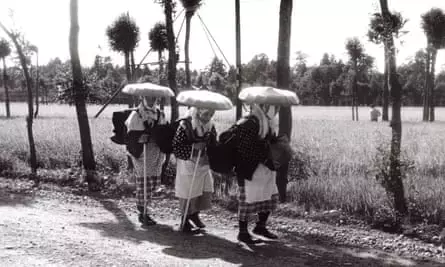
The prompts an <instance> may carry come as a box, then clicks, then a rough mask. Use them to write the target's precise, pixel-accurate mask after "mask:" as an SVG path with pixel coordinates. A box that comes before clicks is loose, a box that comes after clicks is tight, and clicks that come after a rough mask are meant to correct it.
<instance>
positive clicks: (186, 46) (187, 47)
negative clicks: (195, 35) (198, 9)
mask: <svg viewBox="0 0 445 267" xmlns="http://www.w3.org/2000/svg"><path fill="white" fill-rule="evenodd" d="M193 13H194V11H186V13H185V44H184V54H185V82H186V87H187V88H188V89H191V88H192V79H191V78H190V63H189V62H190V27H191V23H192V17H193Z"/></svg>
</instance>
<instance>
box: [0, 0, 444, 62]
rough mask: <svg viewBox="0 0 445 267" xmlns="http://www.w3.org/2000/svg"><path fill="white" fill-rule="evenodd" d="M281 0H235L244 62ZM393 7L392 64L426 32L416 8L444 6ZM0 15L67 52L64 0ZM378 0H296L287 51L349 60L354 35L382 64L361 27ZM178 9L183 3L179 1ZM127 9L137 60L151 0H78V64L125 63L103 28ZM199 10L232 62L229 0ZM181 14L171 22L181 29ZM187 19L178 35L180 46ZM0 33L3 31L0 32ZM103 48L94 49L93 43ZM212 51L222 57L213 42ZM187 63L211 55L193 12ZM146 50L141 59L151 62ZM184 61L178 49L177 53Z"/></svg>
mask: <svg viewBox="0 0 445 267" xmlns="http://www.w3.org/2000/svg"><path fill="white" fill-rule="evenodd" d="M279 2H280V1H279V0H241V36H242V41H241V46H242V61H243V63H245V62H248V61H249V60H250V59H251V58H252V57H253V56H254V55H255V54H259V53H265V54H267V55H268V56H269V58H270V59H276V53H277V39H278V19H279ZM388 2H389V6H390V9H391V10H397V11H400V12H402V15H403V16H404V17H405V18H407V19H409V21H408V23H407V24H406V28H405V29H406V30H408V31H409V33H408V34H407V35H406V36H404V37H403V38H402V40H403V41H404V44H403V45H402V46H399V48H400V52H399V55H398V63H399V64H400V63H403V62H404V61H405V60H406V59H407V58H408V57H412V56H413V55H414V54H415V52H416V51H417V50H418V49H420V48H422V47H424V46H425V44H426V37H425V35H424V34H423V32H422V29H421V28H420V15H421V14H423V13H425V12H426V11H428V10H429V9H430V8H432V7H439V8H442V9H445V1H444V0H422V1H420V0H389V1H388ZM0 7H1V8H0V19H1V21H2V22H3V23H4V24H7V25H11V20H10V19H9V18H8V16H7V13H8V12H7V9H8V8H12V9H13V10H14V11H15V14H14V18H15V23H16V26H17V27H20V28H21V30H22V31H23V32H24V33H25V36H26V38H27V39H28V40H29V41H30V42H32V43H33V44H35V45H37V46H38V47H39V51H40V62H41V63H46V62H48V60H49V59H51V58H55V57H59V58H61V59H62V60H66V59H68V58H69V45H68V35H69V27H70V24H69V23H70V18H69V0H39V1H36V0H0ZM379 8H380V6H379V4H378V0H360V1H358V0H335V1H333V0H310V1H307V0H305V1H303V0H294V6H293V16H292V42H291V57H292V58H293V57H294V55H293V54H294V52H296V51H298V50H301V51H303V52H304V53H306V54H308V55H309V58H308V61H309V64H313V63H318V62H319V61H320V59H321V57H322V55H323V53H325V52H327V53H329V54H331V53H332V54H334V55H336V57H339V58H342V59H344V60H346V59H347V55H346V52H345V48H344V46H345V41H346V39H347V38H349V37H354V36H357V37H359V38H360V39H361V40H362V42H363V43H364V44H365V49H366V52H367V53H369V54H371V55H372V56H374V57H375V58H376V63H377V67H378V68H379V69H380V70H382V63H383V59H382V53H383V51H382V50H383V48H382V47H379V46H377V45H374V44H371V43H369V42H367V38H366V33H367V30H368V24H369V20H370V15H371V14H372V13H374V12H377V11H379ZM177 10H178V13H179V11H181V10H182V7H180V6H178V8H177ZM126 11H129V12H130V16H132V17H133V18H134V19H135V20H136V23H137V24H138V26H139V27H140V32H141V37H140V38H141V41H140V43H139V46H138V47H137V49H136V52H135V58H136V63H138V62H139V61H140V60H141V59H142V57H143V55H144V54H145V53H146V52H147V51H148V49H149V43H148V31H149V30H150V28H151V27H152V26H153V25H154V24H155V23H156V22H157V21H163V20H164V14H163V10H162V9H161V7H160V6H159V5H158V4H154V3H153V0H126V1H122V0H88V1H87V0H79V24H80V36H79V52H80V58H81V63H82V64H83V65H88V66H89V65H91V64H92V63H93V60H94V57H95V55H97V54H100V55H102V56H111V57H112V59H113V62H114V63H115V64H119V65H122V64H123V56H121V55H120V54H118V53H115V52H113V51H111V50H110V49H109V46H108V42H107V37H106V35H105V29H106V27H107V26H108V25H109V24H111V22H112V21H113V20H114V19H115V18H116V17H117V16H118V15H119V14H121V13H122V12H126ZM199 14H200V15H201V17H202V19H203V20H204V22H205V23H206V25H207V27H208V28H209V30H210V31H211V33H212V35H213V36H214V38H215V39H216V41H217V42H218V44H219V46H220V47H221V49H222V50H223V52H224V54H225V55H226V57H227V58H228V60H229V62H230V63H231V64H235V1H234V0H205V1H204V5H203V6H202V7H201V9H200V10H199ZM182 16H183V14H181V17H180V18H179V19H178V20H177V21H176V22H175V25H174V29H175V32H176V33H177V31H178V30H179V26H180V24H181V22H182ZM184 35H185V26H184V28H183V31H182V32H181V36H180V38H179V42H180V47H181V52H182V53H183V49H182V48H183V44H184ZM0 36H5V35H4V33H3V32H0ZM99 46H100V47H102V49H101V50H100V49H99V48H98V47H99ZM215 50H216V51H217V53H218V56H219V57H220V58H221V59H222V56H221V55H220V54H219V52H218V50H217V48H216V47H215ZM190 54H191V60H192V62H193V63H192V66H191V67H192V69H201V68H203V67H205V66H206V65H208V64H209V63H210V61H211V59H212V58H213V56H214V54H213V52H212V49H211V48H210V45H209V43H208V41H207V39H206V36H205V33H204V31H203V29H202V26H201V23H200V20H199V18H198V17H197V16H194V17H193V19H192V30H191V51H190ZM156 57H157V56H156V55H155V54H153V53H152V54H151V56H150V57H149V58H148V60H146V62H147V61H156ZM181 59H182V60H183V56H181ZM437 68H438V69H439V70H440V69H441V68H442V69H445V52H443V51H440V52H439V54H438V61H437Z"/></svg>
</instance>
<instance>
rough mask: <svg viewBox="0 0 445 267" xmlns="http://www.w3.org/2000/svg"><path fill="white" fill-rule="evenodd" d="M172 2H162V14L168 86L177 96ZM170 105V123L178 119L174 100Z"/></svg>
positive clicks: (167, 0) (171, 99)
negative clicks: (165, 36)
mask: <svg viewBox="0 0 445 267" xmlns="http://www.w3.org/2000/svg"><path fill="white" fill-rule="evenodd" d="M172 11H173V6H172V0H165V2H164V13H165V24H166V27H167V39H168V84H169V87H170V89H172V90H173V92H174V93H175V94H177V85H176V44H175V33H174V32H173V18H172ZM170 105H171V121H172V122H173V121H175V120H176V119H177V118H178V113H179V112H178V104H177V103H176V98H175V97H172V98H170Z"/></svg>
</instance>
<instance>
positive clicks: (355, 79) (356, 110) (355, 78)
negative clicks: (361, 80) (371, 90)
mask: <svg viewBox="0 0 445 267" xmlns="http://www.w3.org/2000/svg"><path fill="white" fill-rule="evenodd" d="M357 76H358V67H357V59H356V60H355V61H354V83H353V84H354V85H353V86H354V102H355V120H356V121H358V102H359V101H358V81H357Z"/></svg>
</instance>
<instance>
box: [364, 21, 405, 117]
mask: <svg viewBox="0 0 445 267" xmlns="http://www.w3.org/2000/svg"><path fill="white" fill-rule="evenodd" d="M406 22H407V20H406V19H404V18H403V17H402V14H401V13H399V12H394V13H393V14H391V24H390V25H388V26H390V27H391V28H390V31H386V30H385V25H384V23H383V17H382V14H381V13H374V14H373V15H372V17H371V21H370V23H369V30H368V39H369V40H370V41H371V42H373V43H375V44H383V48H384V55H385V62H387V60H386V56H387V54H388V51H386V49H387V47H388V46H387V45H385V42H386V41H387V40H388V38H390V37H392V38H399V36H400V35H401V34H403V33H406V32H405V31H402V29H403V27H404V26H405V24H406ZM383 74H384V82H383V105H382V120H383V121H388V120H389V116H388V108H389V88H388V82H387V81H388V66H387V65H386V64H385V65H384V72H383Z"/></svg>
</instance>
